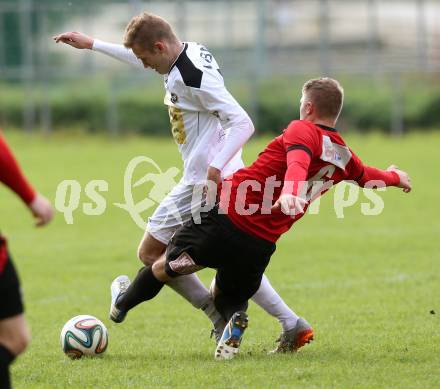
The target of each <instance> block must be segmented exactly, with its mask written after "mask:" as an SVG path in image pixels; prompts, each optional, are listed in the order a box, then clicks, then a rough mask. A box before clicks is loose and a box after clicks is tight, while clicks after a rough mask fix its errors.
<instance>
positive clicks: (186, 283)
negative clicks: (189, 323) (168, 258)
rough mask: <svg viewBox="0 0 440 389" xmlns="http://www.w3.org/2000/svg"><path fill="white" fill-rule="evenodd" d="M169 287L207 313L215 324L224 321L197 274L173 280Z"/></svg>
mask: <svg viewBox="0 0 440 389" xmlns="http://www.w3.org/2000/svg"><path fill="white" fill-rule="evenodd" d="M167 285H168V286H169V287H171V288H172V289H173V290H174V291H175V292H177V293H179V294H180V295H181V296H182V297H184V298H185V299H186V300H188V301H189V302H190V303H191V304H192V305H193V306H194V307H195V308H197V309H201V310H202V311H203V312H205V314H206V316H208V317H209V319H210V320H211V322H212V323H213V324H215V323H216V322H217V321H219V320H220V319H222V317H221V315H220V313H218V311H217V309H216V308H215V306H214V301H213V300H212V298H211V295H210V293H209V291H208V289H206V287H205V285H203V284H202V282H201V281H200V279H199V277H197V275H196V274H188V275H186V276H180V277H176V278H173V279H172V280H170V281H168V282H167Z"/></svg>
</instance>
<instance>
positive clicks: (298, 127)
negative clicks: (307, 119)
mask: <svg viewBox="0 0 440 389" xmlns="http://www.w3.org/2000/svg"><path fill="white" fill-rule="evenodd" d="M283 143H284V150H285V151H286V153H289V152H290V151H292V150H303V151H305V152H306V153H307V154H309V156H310V158H313V157H314V156H317V155H319V154H320V153H319V144H320V143H319V134H318V132H317V131H316V130H314V129H313V127H311V126H308V125H307V124H306V123H304V122H303V121H300V120H295V121H293V122H291V123H290V124H289V126H288V127H287V129H286V130H285V131H284V133H283Z"/></svg>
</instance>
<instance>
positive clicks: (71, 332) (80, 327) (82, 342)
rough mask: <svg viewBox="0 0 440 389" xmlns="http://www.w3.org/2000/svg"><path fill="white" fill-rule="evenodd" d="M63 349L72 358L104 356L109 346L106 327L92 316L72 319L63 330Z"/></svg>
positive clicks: (80, 316)
mask: <svg viewBox="0 0 440 389" xmlns="http://www.w3.org/2000/svg"><path fill="white" fill-rule="evenodd" d="M60 341H61V348H62V350H63V352H64V353H65V354H66V355H67V356H68V357H70V358H73V359H77V358H81V357H82V356H84V355H87V356H91V357H94V356H97V355H100V354H102V353H103V352H104V351H105V350H106V349H107V345H108V332H107V328H106V327H105V325H104V324H103V323H102V322H101V321H100V320H98V319H97V318H96V317H94V316H91V315H79V316H75V317H73V318H72V319H70V320H69V321H68V322H67V323H66V324H65V325H64V327H63V329H62V330H61V336H60Z"/></svg>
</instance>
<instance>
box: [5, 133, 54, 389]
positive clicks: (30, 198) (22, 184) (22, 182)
mask: <svg viewBox="0 0 440 389" xmlns="http://www.w3.org/2000/svg"><path fill="white" fill-rule="evenodd" d="M0 181H1V182H3V183H4V184H5V185H7V186H8V187H9V188H11V189H12V190H13V191H14V192H15V193H16V194H17V195H18V196H19V197H20V198H21V199H22V200H23V202H24V203H25V204H26V206H27V207H29V209H30V211H31V212H32V214H33V215H34V217H35V218H36V220H37V222H36V225H37V226H43V225H45V224H46V223H48V222H49V221H50V220H51V219H52V216H53V210H52V206H51V205H50V203H49V201H48V200H47V199H46V198H45V197H43V196H42V195H41V194H39V193H37V192H36V191H35V190H34V189H33V188H32V187H31V185H30V184H29V183H28V181H27V180H26V178H25V176H24V175H23V173H22V172H21V170H20V167H19V166H18V164H17V162H16V160H15V158H14V156H13V154H12V151H11V150H10V149H9V147H8V145H7V143H6V141H5V139H4V138H3V136H2V135H1V133H0ZM0 296H1V297H0V388H2V389H6V388H9V387H10V386H11V383H10V378H9V365H10V364H11V363H12V361H13V360H14V359H15V357H16V356H17V355H18V354H21V353H22V352H23V351H24V350H25V348H26V346H27V344H28V343H29V340H30V334H29V330H28V327H27V324H26V320H25V318H24V314H23V302H22V297H21V291H20V282H19V279H18V276H17V273H16V271H15V268H14V265H13V263H12V259H11V258H10V256H9V252H8V250H7V246H6V239H5V238H4V237H2V236H1V235H0Z"/></svg>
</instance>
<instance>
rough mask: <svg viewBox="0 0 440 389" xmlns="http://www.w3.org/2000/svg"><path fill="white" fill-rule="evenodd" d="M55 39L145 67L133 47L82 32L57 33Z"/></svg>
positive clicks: (77, 47)
mask: <svg viewBox="0 0 440 389" xmlns="http://www.w3.org/2000/svg"><path fill="white" fill-rule="evenodd" d="M53 40H54V41H55V42H56V43H59V42H62V43H65V44H66V45H69V46H72V47H74V48H75V49H89V50H94V51H99V52H101V53H103V54H106V55H108V56H109V57H112V58H115V59H117V60H119V61H122V62H125V63H128V64H130V65H134V66H136V67H139V68H143V67H144V65H143V63H142V61H141V60H140V59H139V58H137V57H136V55H134V53H133V51H132V50H131V49H127V48H126V47H124V46H123V45H118V44H115V43H108V42H104V41H101V40H99V39H94V38H92V37H90V36H88V35H86V34H83V33H82V32H76V31H71V32H64V33H62V34H58V35H55V36H54V37H53Z"/></svg>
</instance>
